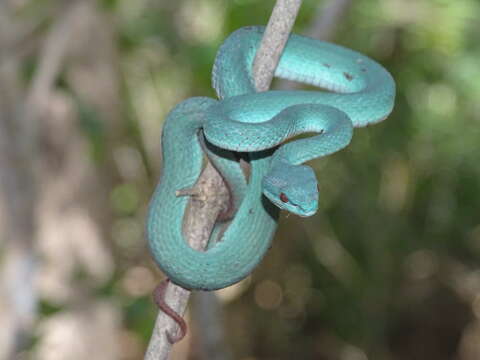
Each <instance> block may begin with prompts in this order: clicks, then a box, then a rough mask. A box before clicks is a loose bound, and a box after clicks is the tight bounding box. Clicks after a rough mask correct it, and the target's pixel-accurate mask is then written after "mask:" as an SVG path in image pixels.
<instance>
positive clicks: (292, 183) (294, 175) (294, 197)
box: [262, 163, 318, 217]
mask: <svg viewBox="0 0 480 360" xmlns="http://www.w3.org/2000/svg"><path fill="white" fill-rule="evenodd" d="M262 186H263V194H264V195H265V196H266V197H267V198H268V199H269V200H270V201H271V202H273V203H274V204H275V205H276V206H278V207H279V208H280V209H282V210H287V211H289V212H291V213H293V214H296V215H299V216H302V217H306V216H312V215H313V214H315V213H316V211H317V209H318V186H317V179H316V178H315V173H314V172H313V170H312V169H311V168H310V167H308V166H305V165H290V164H285V163H282V165H281V166H274V167H272V168H271V169H270V171H269V173H268V174H267V175H266V176H265V177H264V178H263V182H262Z"/></svg>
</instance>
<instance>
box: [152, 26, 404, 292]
mask: <svg viewBox="0 0 480 360" xmlns="http://www.w3.org/2000/svg"><path fill="white" fill-rule="evenodd" d="M263 31H264V28H263V27H248V28H242V29H240V30H237V31H235V32H234V33H232V34H231V35H230V36H229V37H228V38H227V39H226V40H225V42H224V43H223V45H222V46H221V48H220V50H219V52H218V54H217V57H216V59H215V64H214V68H213V86H214V88H215V90H216V92H217V94H218V97H219V98H220V100H219V101H218V100H214V99H211V98H205V97H198V98H190V99H188V100H185V101H184V102H182V103H180V104H179V105H177V106H176V107H175V108H174V109H173V110H172V111H171V112H170V114H169V115H168V117H167V119H166V122H165V125H164V129H163V134H162V149H163V169H162V175H161V179H160V182H159V185H158V186H157V188H156V190H155V193H154V194H153V197H152V200H151V203H150V208H149V214H148V219H147V237H148V240H149V245H150V249H151V251H152V253H153V256H154V258H155V261H156V262H157V264H158V265H159V267H160V268H161V269H162V270H163V271H164V272H165V273H166V274H167V276H168V277H169V278H170V280H171V281H172V282H174V283H176V284H178V285H180V286H182V287H184V288H187V289H203V290H215V289H220V288H223V287H226V286H229V285H231V284H233V283H235V282H237V281H239V280H241V279H242V278H244V277H246V276H247V275H248V274H249V273H250V272H251V271H252V270H253V268H254V267H255V266H256V265H257V264H258V263H259V262H260V260H261V259H262V257H263V256H264V254H265V252H266V251H267V250H268V248H269V246H270V242H271V239H272V237H273V234H274V231H275V228H276V225H277V220H278V212H279V208H281V209H285V210H287V211H290V212H292V213H295V214H297V215H300V216H310V215H312V214H314V213H315V211H316V210H317V206H318V189H317V181H316V178H315V174H314V172H313V170H312V169H311V168H310V167H308V166H305V165H301V164H303V163H304V162H306V161H309V160H311V159H313V158H317V157H321V156H326V155H328V154H331V153H333V152H336V151H338V150H340V149H342V148H343V147H345V146H346V145H348V144H349V142H350V139H351V137H352V133H353V127H360V126H365V125H368V124H372V123H376V122H379V121H381V120H383V119H385V118H386V117H387V116H388V115H389V113H390V112H391V110H392V108H393V102H394V97H395V84H394V81H393V79H392V77H391V76H390V74H389V73H388V72H387V71H386V70H385V69H384V68H383V67H382V66H380V65H379V64H377V63H376V62H374V61H372V60H371V59H369V58H368V57H366V56H364V55H362V54H359V53H357V52H354V51H352V50H349V49H346V48H343V47H341V46H337V45H333V44H330V43H325V42H321V41H318V40H314V39H311V38H307V37H303V36H298V35H294V34H292V35H291V36H290V38H289V40H288V42H287V45H286V47H285V49H284V52H283V55H282V57H281V59H280V63H279V65H278V67H277V69H276V72H275V75H276V76H278V77H281V78H286V79H289V80H295V81H299V82H302V83H306V84H310V85H315V86H318V87H321V88H325V89H327V90H329V92H327V91H267V92H263V93H256V92H255V87H254V84H253V79H252V71H251V69H252V64H253V59H254V56H255V52H256V49H257V48H258V45H259V43H260V40H261V37H262V34H263ZM201 129H203V133H204V135H205V138H206V139H207V140H208V141H207V145H206V146H205V147H202V144H201V141H200V138H199V136H201V134H199V131H200V130H201ZM302 133H316V135H314V136H311V137H308V138H302V139H299V140H295V141H291V142H288V143H287V144H283V145H280V144H282V143H283V142H284V141H285V140H287V139H289V138H291V137H293V136H296V135H298V134H302ZM279 145H280V146H279ZM204 151H206V152H207V153H208V157H209V159H210V160H211V161H212V162H213V164H214V165H215V167H216V168H217V169H218V170H219V171H220V172H221V174H222V176H223V178H224V179H225V180H226V182H227V183H228V185H229V188H230V189H231V192H232V195H233V199H234V201H233V203H234V207H235V210H236V212H235V216H234V218H233V220H232V221H231V223H230V224H229V226H228V228H227V229H226V230H225V231H224V232H223V233H221V234H220V235H219V236H221V238H220V241H218V242H216V243H215V244H213V246H209V249H208V250H207V251H205V252H200V251H196V250H193V249H192V248H191V247H190V246H189V245H188V244H187V243H186V241H185V240H184V237H183V235H182V224H183V214H184V212H185V209H186V207H187V204H188V198H187V197H177V196H176V195H175V193H176V191H177V190H180V189H185V188H191V187H192V186H193V185H194V184H195V182H196V180H197V179H198V177H199V175H200V173H201V170H202V163H203V155H204ZM231 151H238V152H247V153H248V158H249V162H250V166H251V174H250V177H249V179H248V183H247V181H246V180H245V177H244V174H243V172H242V169H241V167H240V165H239V163H238V161H237V159H236V158H235V156H233V155H232V152H231ZM275 205H276V206H275ZM218 233H220V232H218ZM212 238H213V235H212Z"/></svg>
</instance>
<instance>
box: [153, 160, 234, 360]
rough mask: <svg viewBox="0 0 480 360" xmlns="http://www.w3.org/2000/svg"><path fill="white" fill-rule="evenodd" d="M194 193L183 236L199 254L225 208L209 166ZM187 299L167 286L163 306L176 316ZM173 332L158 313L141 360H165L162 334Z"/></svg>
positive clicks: (221, 184) (225, 196)
mask: <svg viewBox="0 0 480 360" xmlns="http://www.w3.org/2000/svg"><path fill="white" fill-rule="evenodd" d="M194 189H195V191H196V193H198V194H201V196H199V197H193V198H192V200H191V201H190V205H189V209H188V211H187V214H186V221H185V222H184V231H183V233H184V235H185V237H186V239H187V241H188V243H189V244H190V246H191V247H192V248H194V249H195V250H202V249H204V248H205V247H206V246H207V243H208V240H209V238H210V232H211V231H212V229H213V226H214V225H215V221H216V219H217V217H218V214H219V213H220V212H221V211H222V210H224V208H225V207H226V206H228V200H229V199H228V196H229V195H228V189H227V188H226V186H225V184H224V182H223V179H222V178H221V176H220V175H219V174H218V172H217V171H216V170H215V168H214V167H213V166H211V164H210V163H208V164H207V166H206V168H205V170H204V171H203V173H202V175H201V176H200V179H199V180H198V182H197V184H196V185H195V186H194ZM199 199H200V200H199ZM189 296H190V291H188V290H185V289H183V288H182V287H180V286H177V285H175V284H172V283H169V284H168V287H167V290H166V294H165V302H166V303H167V304H168V305H169V306H170V307H171V308H172V309H173V310H174V311H175V312H176V313H177V314H180V315H182V314H183V313H184V312H185V309H186V307H187V303H188V298H189ZM177 331H178V326H177V324H176V323H175V322H174V321H173V320H172V319H171V318H170V317H169V316H167V315H166V314H164V313H163V312H162V311H159V313H158V315H157V320H156V322H155V328H154V330H153V333H152V337H151V338H150V343H149V345H148V349H147V352H146V354H145V360H157V359H162V360H164V359H168V355H169V353H170V350H171V346H172V344H170V342H169V341H168V338H167V336H166V334H167V332H168V333H169V334H172V335H173V334H175V332H177Z"/></svg>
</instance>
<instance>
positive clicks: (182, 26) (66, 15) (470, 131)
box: [0, 0, 480, 360]
mask: <svg viewBox="0 0 480 360" xmlns="http://www.w3.org/2000/svg"><path fill="white" fill-rule="evenodd" d="M273 4H274V1H273V0H235V1H234V0H229V1H224V0H176V1H169V0H135V1H134V0H77V1H74V0H70V1H65V0H2V1H1V2H0V186H1V187H0V269H1V270H0V294H1V295H0V359H39V360H56V359H70V360H76V359H78V360H84V359H89V360H96V359H102V360H110V359H122V360H134V359H142V358H143V353H144V351H145V348H146V346H147V344H148V340H149V337H150V334H151V331H152V328H153V323H154V320H155V316H156V312H157V310H156V308H155V307H154V305H153V303H152V301H151V292H152V290H153V288H154V287H155V285H156V284H157V283H158V282H159V281H160V280H161V279H162V277H163V275H162V274H161V273H160V272H159V271H158V270H157V269H156V267H155V266H154V264H153V262H152V260H151V258H150V256H149V254H148V250H147V246H146V241H145V240H144V235H143V227H144V220H145V213H146V207H147V204H148V200H149V197H150V195H151V193H152V190H153V187H154V186H155V184H156V181H157V179H158V177H159V170H160V166H161V156H160V132H161V127H162V123H163V120H164V117H165V115H166V113H167V112H168V111H169V109H171V108H172V107H173V106H174V105H175V104H176V103H178V102H180V101H182V100H183V99H185V98H187V97H190V96H198V95H204V96H214V92H213V90H212V88H211V86H210V72H211V66H212V62H213V59H214V56H215V52H216V50H217V48H218V46H219V44H220V43H221V42H222V40H223V39H224V38H225V37H226V36H227V35H228V34H229V33H230V32H232V31H233V30H235V29H237V28H239V27H242V26H246V25H255V24H266V22H267V21H268V17H269V15H270V12H271V9H272V7H273ZM332 7H333V8H332ZM335 7H338V8H339V9H340V8H342V9H340V10H341V11H337V12H335V11H333V12H332V9H335ZM327 11H330V13H328V14H330V15H329V16H328V17H325V13H326V12H327ZM479 15H480V4H479V2H478V1H476V0H455V1H450V0H356V1H350V2H349V1H345V0H343V1H342V0H336V1H335V0H333V1H332V0H329V1H317V0H305V1H304V4H303V6H302V8H301V10H300V14H299V16H298V19H297V22H296V26H295V31H296V32H298V33H301V34H307V33H310V34H315V32H316V31H317V35H318V36H319V37H323V38H330V39H331V40H332V41H335V42H336V43H339V44H342V45H345V46H347V47H350V48H352V49H355V50H357V51H360V52H363V53H365V54H367V55H369V56H371V57H372V58H374V59H375V60H377V61H379V62H380V63H381V64H383V65H384V66H385V67H386V68H387V69H388V70H389V71H390V72H391V73H392V75H393V77H394V78H395V80H396V83H397V89H398V93H397V99H396V106H395V109H394V112H393V113H392V115H391V116H390V117H389V118H388V120H386V121H385V122H382V123H380V124H378V125H375V126H371V127H367V128H362V129H358V130H356V131H355V135H354V138H353V141H352V143H351V145H350V146H349V147H348V148H347V149H346V150H344V151H342V152H340V153H337V154H335V155H333V156H329V157H328V158H324V159H320V160H316V161H314V162H312V164H311V165H312V166H313V167H314V168H315V169H316V171H317V174H318V179H319V182H320V188H321V200H320V204H321V205H320V207H321V208H320V211H319V212H318V214H316V215H315V216H313V217H311V218H308V219H300V218H297V217H295V216H290V217H288V216H285V215H284V216H282V219H281V223H280V227H279V229H278V232H277V235H276V237H275V239H274V245H273V247H272V249H271V250H270V251H269V253H268V254H267V256H266V258H265V260H264V261H263V263H262V264H261V265H260V266H259V267H258V268H257V269H256V270H255V272H254V273H253V275H252V276H251V277H249V278H248V279H247V280H245V281H243V282H242V283H240V284H239V285H237V286H234V287H232V288H229V289H226V290H224V291H220V292H218V293H217V294H216V296H217V299H218V300H219V301H218V303H219V304H220V306H221V308H220V309H218V308H216V309H214V310H215V311H214V313H215V312H218V311H221V316H220V317H219V318H215V319H212V318H211V317H210V318H209V317H208V316H207V320H205V319H202V316H201V315H202V314H209V312H208V311H210V310H212V309H211V308H209V306H210V307H211V306H216V305H215V304H216V302H214V301H211V302H210V303H208V302H207V304H205V303H204V302H203V303H202V301H198V300H196V299H193V305H195V306H192V307H191V309H190V310H189V312H188V314H187V319H188V320H189V325H190V332H189V336H188V337H187V338H186V339H185V340H184V341H182V342H181V343H179V344H178V345H177V346H175V351H174V353H173V355H172V358H173V359H242V360H257V359H258V360H260V359H262V360H263V359H293V358H298V359H322V360H433V359H435V360H478V359H480V269H479V261H480V218H479V209H480V181H479V179H480V166H479V160H480V146H479V145H478V144H479V139H480V130H479V129H480V115H479V114H480V105H479V104H480V101H479V100H480V61H479V59H480V41H479V39H480V22H479V18H480V17H479ZM329 19H334V20H335V21H333V22H331V23H330V24H328V25H326V22H328V20H329ZM319 29H320V30H319ZM275 86H285V84H280V83H279V82H278V81H277V82H276V83H275ZM196 304H199V305H198V306H196ZM212 304H213V305H212ZM209 321H210V322H212V321H213V322H216V325H214V328H215V329H217V330H218V329H219V328H220V329H222V330H221V334H220V336H217V340H218V339H220V341H222V343H221V344H220V343H217V344H216V345H215V346H213V349H212V346H211V347H210V348H208V346H205V345H204V343H205V338H208V332H209V331H210V327H209V326H210V325H208V323H209Z"/></svg>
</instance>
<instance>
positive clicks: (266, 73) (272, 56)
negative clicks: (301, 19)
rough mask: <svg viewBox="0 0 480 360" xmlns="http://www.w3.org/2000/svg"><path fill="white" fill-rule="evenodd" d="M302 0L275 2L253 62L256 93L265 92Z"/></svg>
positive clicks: (279, 0)
mask: <svg viewBox="0 0 480 360" xmlns="http://www.w3.org/2000/svg"><path fill="white" fill-rule="evenodd" d="M301 4H302V0H277V3H276V4H275V7H274V8H273V11H272V15H271V16H270V20H268V25H267V28H266V29H265V33H264V34H263V39H262V42H261V43H260V47H259V49H258V50H257V53H256V55H255V60H254V61H253V78H254V81H255V87H256V88H257V91H267V90H268V89H269V88H270V84H271V83H272V79H273V75H274V73H275V69H276V67H277V65H278V61H279V60H280V56H281V55H282V52H283V48H284V47H285V44H286V43H287V40H288V37H289V35H290V32H291V31H292V27H293V24H294V23H295V18H296V17H297V14H298V10H299V9H300V5H301Z"/></svg>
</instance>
